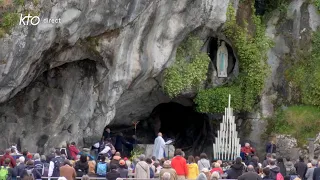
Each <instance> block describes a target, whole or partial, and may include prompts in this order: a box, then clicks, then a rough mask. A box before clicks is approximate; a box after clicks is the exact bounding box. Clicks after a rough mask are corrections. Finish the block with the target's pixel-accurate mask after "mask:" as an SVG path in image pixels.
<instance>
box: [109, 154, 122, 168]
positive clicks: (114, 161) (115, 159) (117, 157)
mask: <svg viewBox="0 0 320 180" xmlns="http://www.w3.org/2000/svg"><path fill="white" fill-rule="evenodd" d="M120 160H121V154H120V152H116V153H115V155H114V156H113V158H112V160H111V162H110V164H114V165H115V166H117V168H118V167H119V162H120Z"/></svg>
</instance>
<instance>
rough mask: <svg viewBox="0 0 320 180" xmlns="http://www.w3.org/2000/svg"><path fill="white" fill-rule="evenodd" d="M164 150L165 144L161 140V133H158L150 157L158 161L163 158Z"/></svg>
mask: <svg viewBox="0 0 320 180" xmlns="http://www.w3.org/2000/svg"><path fill="white" fill-rule="evenodd" d="M165 148H166V143H165V142H164V139H163V138H162V133H161V132H159V133H158V137H157V138H156V139H155V140H154V146H153V153H152V155H153V156H155V157H156V159H158V160H160V159H162V158H164V150H165Z"/></svg>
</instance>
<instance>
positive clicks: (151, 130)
mask: <svg viewBox="0 0 320 180" xmlns="http://www.w3.org/2000/svg"><path fill="white" fill-rule="evenodd" d="M215 123H217V121H212V120H211V117H210V115H207V114H201V113H198V112H196V110H195V107H194V106H184V105H182V104H179V103H176V102H169V103H162V104H159V105H157V106H156V107H155V108H154V109H153V111H152V113H151V114H150V116H149V118H148V119H147V120H145V121H144V122H141V123H139V124H138V126H137V132H136V136H137V138H138V140H139V142H140V143H143V144H153V142H154V139H155V138H156V134H157V132H158V131H159V132H162V133H163V138H164V139H165V141H167V140H168V139H173V140H174V143H173V145H174V146H175V148H181V149H182V150H183V151H184V152H185V153H186V154H187V155H191V154H193V155H196V154H198V155H199V154H200V153H201V152H206V149H209V150H210V149H211V151H212V147H211V146H210V147H209V148H208V147H206V146H208V145H212V143H213V139H214V137H215V135H216V134H215V133H216V129H215V127H217V125H216V124H215ZM108 127H109V128H110V129H111V131H113V132H114V133H115V134H117V133H118V132H122V133H123V134H124V136H125V138H127V139H130V138H131V137H132V135H134V134H135V132H134V128H133V126H131V127H128V126H127V127H124V126H123V127H119V126H117V127H115V126H108ZM207 153H208V154H210V153H211V152H207Z"/></svg>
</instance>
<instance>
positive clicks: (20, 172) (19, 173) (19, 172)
mask: <svg viewBox="0 0 320 180" xmlns="http://www.w3.org/2000/svg"><path fill="white" fill-rule="evenodd" d="M19 162H20V164H19V165H18V166H16V167H15V171H16V173H17V176H20V177H21V176H23V171H24V169H25V168H26V164H25V158H24V157H23V156H20V157H19Z"/></svg>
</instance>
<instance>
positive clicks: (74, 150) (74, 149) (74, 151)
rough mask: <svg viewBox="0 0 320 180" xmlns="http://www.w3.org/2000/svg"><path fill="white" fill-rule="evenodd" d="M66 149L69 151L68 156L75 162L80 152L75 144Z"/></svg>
mask: <svg viewBox="0 0 320 180" xmlns="http://www.w3.org/2000/svg"><path fill="white" fill-rule="evenodd" d="M68 149H69V151H70V154H68V156H70V158H71V159H72V160H77V155H78V154H79V153H80V151H79V149H78V148H77V147H76V143H75V142H72V143H71V145H69V148H68Z"/></svg>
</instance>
